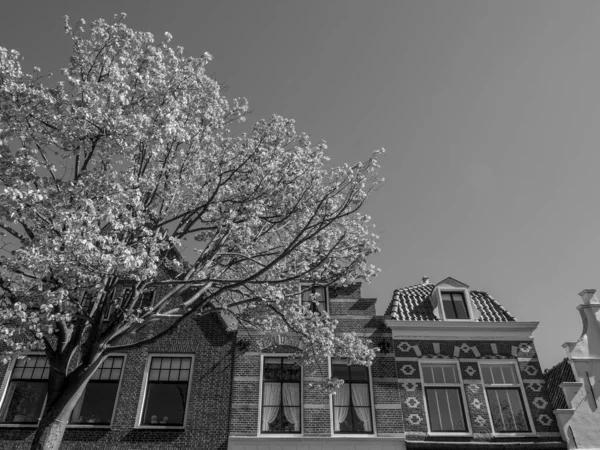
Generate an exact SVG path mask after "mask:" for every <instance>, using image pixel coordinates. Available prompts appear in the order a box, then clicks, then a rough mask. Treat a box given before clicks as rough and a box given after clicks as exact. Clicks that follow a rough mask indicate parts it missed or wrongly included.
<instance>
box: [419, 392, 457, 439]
mask: <svg viewBox="0 0 600 450" xmlns="http://www.w3.org/2000/svg"><path fill="white" fill-rule="evenodd" d="M425 396H426V398H427V411H428V412H429V426H430V428H431V431H438V432H439V431H447V432H465V431H467V425H466V423H465V411H464V409H463V404H462V399H461V393H460V388H441V387H440V388H437V387H435V388H434V387H427V388H425Z"/></svg>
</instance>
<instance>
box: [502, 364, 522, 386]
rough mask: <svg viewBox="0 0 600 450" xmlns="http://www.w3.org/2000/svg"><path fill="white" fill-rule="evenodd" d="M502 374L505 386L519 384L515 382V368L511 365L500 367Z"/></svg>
mask: <svg viewBox="0 0 600 450" xmlns="http://www.w3.org/2000/svg"><path fill="white" fill-rule="evenodd" d="M502 374H503V375H504V382H505V383H507V384H519V382H518V381H517V374H516V373H515V367H514V366H513V365H512V364H511V365H506V366H502Z"/></svg>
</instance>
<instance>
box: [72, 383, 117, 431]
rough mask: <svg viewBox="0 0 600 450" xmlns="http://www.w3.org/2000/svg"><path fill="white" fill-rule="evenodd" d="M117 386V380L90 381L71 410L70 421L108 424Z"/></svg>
mask: <svg viewBox="0 0 600 450" xmlns="http://www.w3.org/2000/svg"><path fill="white" fill-rule="evenodd" d="M118 387H119V383H118V382H113V383H94V382H90V383H89V384H88V386H87V388H86V390H85V392H84V394H83V396H82V398H81V399H80V401H79V402H78V403H77V405H76V406H75V408H74V410H73V414H72V415H71V423H85V424H90V425H92V424H97V425H109V424H110V421H111V418H112V413H113V409H114V406H115V400H116V398H117V389H118Z"/></svg>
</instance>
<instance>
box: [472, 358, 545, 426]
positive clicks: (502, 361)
mask: <svg viewBox="0 0 600 450" xmlns="http://www.w3.org/2000/svg"><path fill="white" fill-rule="evenodd" d="M507 364H512V366H513V367H514V369H515V373H516V374H517V379H518V381H519V386H515V385H514V384H498V385H496V384H493V385H487V384H486V383H485V381H484V380H483V371H482V370H481V366H485V365H490V366H492V365H507ZM478 365H479V373H480V375H481V384H483V391H484V397H485V404H486V407H487V410H488V419H489V421H490V425H491V426H492V435H493V436H494V437H531V436H537V433H536V430H535V423H534V421H533V416H532V415H531V410H530V408H529V402H528V401H527V392H526V391H525V385H524V383H523V378H521V371H520V370H519V364H518V363H517V361H515V360H510V359H500V360H481V361H479V362H478ZM488 386H489V387H491V388H492V389H493V388H494V387H502V386H504V387H513V388H515V387H517V388H518V389H520V391H521V400H522V401H523V405H524V406H525V411H526V412H527V419H528V420H529V426H530V428H531V431H530V432H528V433H497V432H496V430H494V421H493V420H492V409H491V408H490V402H489V400H488V396H487V389H486V388H487V387H488Z"/></svg>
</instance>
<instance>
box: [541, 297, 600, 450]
mask: <svg viewBox="0 0 600 450" xmlns="http://www.w3.org/2000/svg"><path fill="white" fill-rule="evenodd" d="M579 295H580V297H581V300H582V302H583V303H582V304H581V305H579V306H578V307H577V309H578V310H579V313H580V314H581V320H582V328H583V330H582V333H581V336H580V337H579V339H578V340H577V341H574V342H566V343H565V344H563V347H564V348H565V350H566V352H567V358H565V359H564V360H563V361H562V362H560V363H559V364H557V365H556V366H554V367H553V368H552V369H550V370H548V371H547V372H546V373H545V377H546V380H547V383H548V387H549V391H550V395H551V398H552V404H553V407H554V414H555V415H556V419H557V421H558V426H559V429H560V432H561V434H562V436H563V439H564V440H565V441H566V442H567V444H568V448H598V447H599V446H600V426H599V424H600V409H598V404H599V402H600V300H598V297H597V296H596V291H595V290H593V289H586V290H584V291H581V292H580V293H579Z"/></svg>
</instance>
